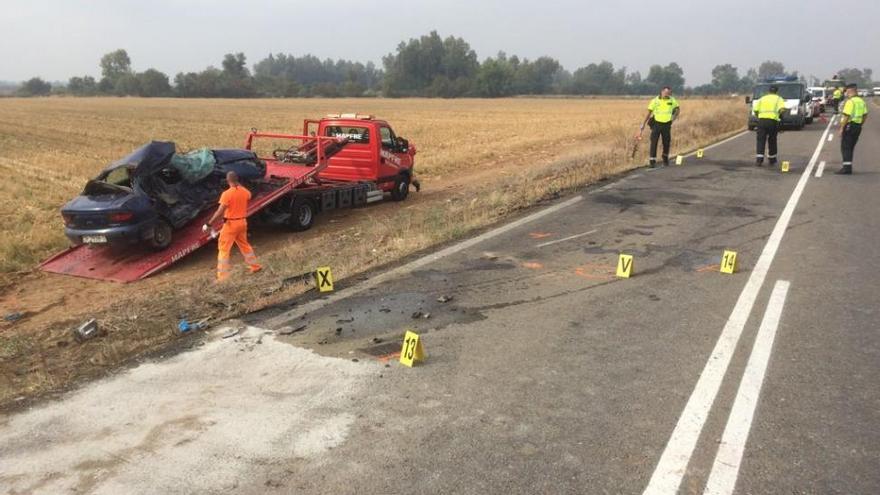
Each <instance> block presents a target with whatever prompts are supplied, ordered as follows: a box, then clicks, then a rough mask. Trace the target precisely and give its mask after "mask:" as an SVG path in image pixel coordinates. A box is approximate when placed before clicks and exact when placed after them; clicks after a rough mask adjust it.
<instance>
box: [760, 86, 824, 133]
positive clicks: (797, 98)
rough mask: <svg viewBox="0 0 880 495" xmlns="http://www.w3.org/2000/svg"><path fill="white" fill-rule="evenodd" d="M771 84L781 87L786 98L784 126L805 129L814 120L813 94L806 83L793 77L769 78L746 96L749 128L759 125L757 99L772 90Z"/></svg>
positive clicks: (781, 94) (783, 96) (782, 94)
mask: <svg viewBox="0 0 880 495" xmlns="http://www.w3.org/2000/svg"><path fill="white" fill-rule="evenodd" d="M770 86H776V87H777V88H779V93H778V94H779V96H781V97H782V99H784V100H785V109H786V110H787V111H786V112H785V113H784V114H783V116H782V125H783V126H788V127H794V128H795V129H803V128H804V125H805V124H810V123H812V122H813V95H812V93H810V92H809V91H807V87H806V85H805V84H804V83H801V82H798V81H797V79H796V78H793V77H784V78H782V77H780V78H769V79H766V80H765V82H762V83H759V84H757V85H756V86H755V88H754V90H753V91H752V96H746V103H747V104H748V105H749V119H748V127H749V130H754V129H755V128H756V127H757V126H758V118H757V117H756V116H755V108H756V105H757V101H758V99H760V98H761V97H762V96H764V95H766V94H767V93H768V92H769V91H770Z"/></svg>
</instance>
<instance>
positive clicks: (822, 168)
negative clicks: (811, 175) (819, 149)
mask: <svg viewBox="0 0 880 495" xmlns="http://www.w3.org/2000/svg"><path fill="white" fill-rule="evenodd" d="M824 171H825V162H819V167H817V168H816V178H819V177H822V172H824Z"/></svg>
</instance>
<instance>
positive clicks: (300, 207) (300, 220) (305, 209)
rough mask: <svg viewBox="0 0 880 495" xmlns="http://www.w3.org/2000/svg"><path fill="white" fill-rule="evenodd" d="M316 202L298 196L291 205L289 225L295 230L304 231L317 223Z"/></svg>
mask: <svg viewBox="0 0 880 495" xmlns="http://www.w3.org/2000/svg"><path fill="white" fill-rule="evenodd" d="M316 214H317V211H316V210H315V203H313V202H312V201H309V200H308V199H305V198H296V199H294V200H293V204H292V205H291V207H290V219H289V220H288V221H287V226H288V227H289V228H290V230H292V231H294V232H303V231H305V230H309V229H310V228H312V225H314V224H315V215H316Z"/></svg>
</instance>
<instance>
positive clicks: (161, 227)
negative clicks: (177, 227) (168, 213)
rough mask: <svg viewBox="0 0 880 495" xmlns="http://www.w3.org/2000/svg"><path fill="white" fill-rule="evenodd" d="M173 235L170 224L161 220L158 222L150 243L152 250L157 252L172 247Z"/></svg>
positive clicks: (154, 226)
mask: <svg viewBox="0 0 880 495" xmlns="http://www.w3.org/2000/svg"><path fill="white" fill-rule="evenodd" d="M172 235H173V229H172V228H171V224H170V223H168V222H167V221H165V220H163V219H161V218H160V219H159V220H156V224H155V225H153V236H152V237H151V238H150V239H149V241H148V243H149V245H150V248H151V249H154V250H156V251H161V250H163V249H165V248H167V247H168V246H170V245H171V237H172Z"/></svg>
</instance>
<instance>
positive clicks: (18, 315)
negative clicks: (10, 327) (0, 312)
mask: <svg viewBox="0 0 880 495" xmlns="http://www.w3.org/2000/svg"><path fill="white" fill-rule="evenodd" d="M23 317H24V313H22V312H21V311H16V312H14V313H8V314H6V315H4V316H3V321H8V322H10V323H11V322H13V321H18V320H20V319H22V318H23Z"/></svg>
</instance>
